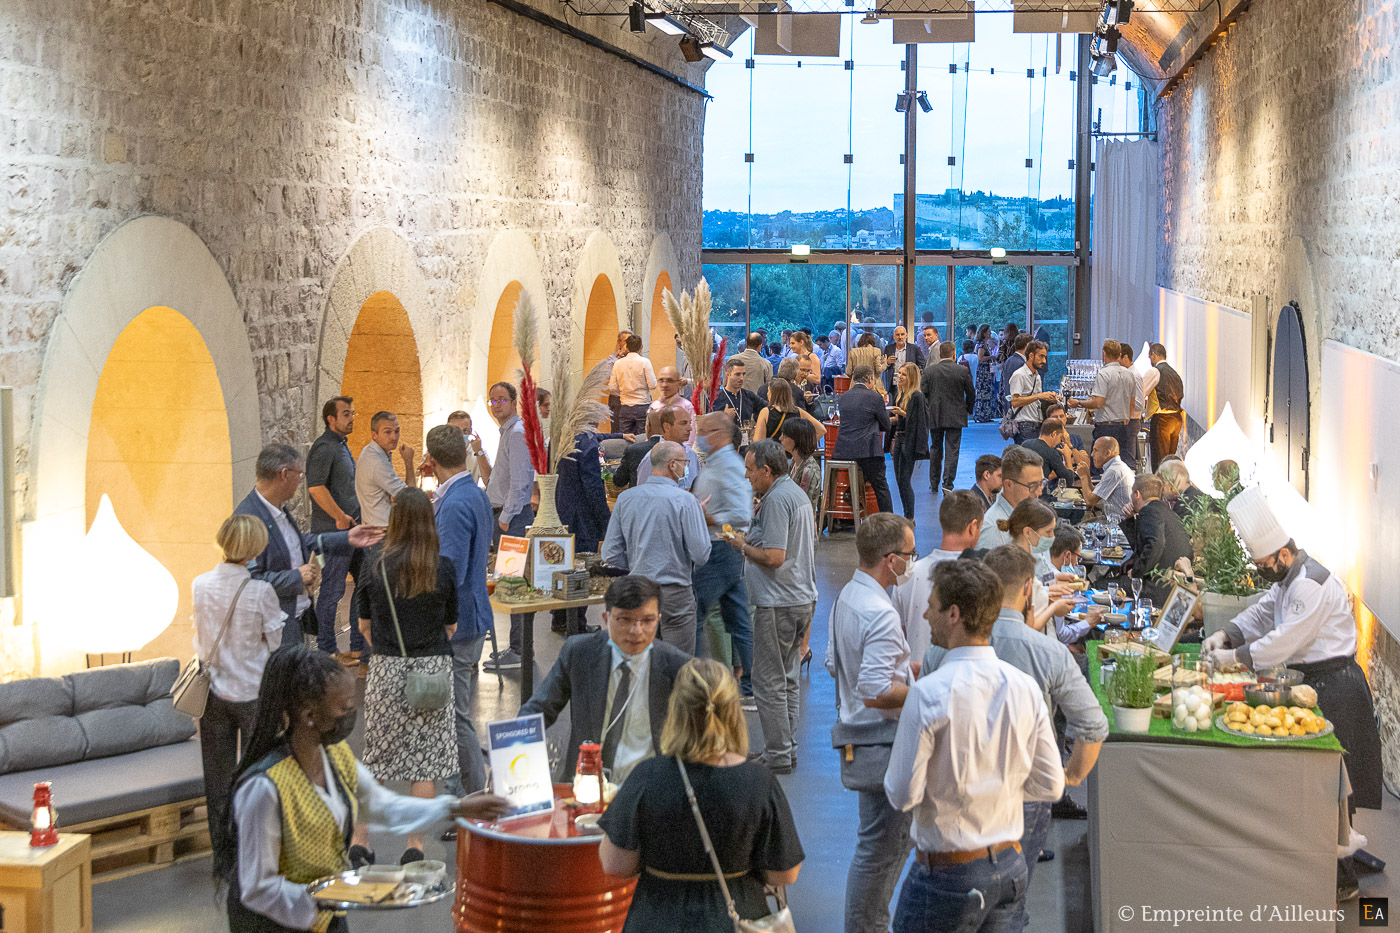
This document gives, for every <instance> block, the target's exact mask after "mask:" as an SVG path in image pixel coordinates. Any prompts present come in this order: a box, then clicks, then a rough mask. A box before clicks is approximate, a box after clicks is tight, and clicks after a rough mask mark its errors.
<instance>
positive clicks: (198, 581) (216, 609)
mask: <svg viewBox="0 0 1400 933" xmlns="http://www.w3.org/2000/svg"><path fill="white" fill-rule="evenodd" d="M214 540H215V541H216V542H217V543H218V545H219V549H220V550H221V551H223V553H224V560H223V562H222V563H221V564H219V565H218V566H217V567H215V568H214V569H213V570H211V571H209V572H208V573H204V574H200V575H199V576H197V577H195V578H194V583H193V585H192V589H193V594H194V653H195V657H197V658H199V659H200V662H201V663H202V664H204V665H205V666H206V667H208V669H209V672H210V689H209V701H208V703H206V704H205V707H204V715H203V716H201V717H200V720H199V738H200V747H201V750H202V752H203V756H204V797H205V800H206V801H207V804H208V806H207V809H208V813H209V838H210V840H211V841H212V842H213V843H214V846H215V848H217V847H218V845H219V842H220V837H221V836H222V835H223V834H224V832H225V827H226V826H227V825H228V804H229V796H230V794H231V793H232V789H233V769H234V768H236V767H237V766H238V759H239V754H240V753H241V752H244V751H246V750H247V749H248V740H249V739H250V738H252V735H253V719H254V718H255V717H256V715H257V709H258V684H259V683H260V682H261V681H262V673H263V666H264V665H266V664H267V656H268V655H269V654H271V653H272V645H273V644H280V643H281V641H282V621H283V619H284V618H285V617H286V613H284V612H283V611H282V608H281V607H280V606H279V605H278V604H277V593H276V591H275V590H273V588H272V584H270V583H268V582H266V581H265V580H254V579H252V577H250V576H249V574H248V567H247V564H248V562H249V561H251V560H252V559H253V558H255V557H257V556H258V555H259V554H261V553H262V552H263V549H264V548H266V547H267V526H265V525H264V524H263V523H262V522H260V521H258V520H257V519H256V518H254V517H253V516H251V515H231V516H229V517H228V518H227V519H225V520H224V523H223V524H222V525H221V526H219V533H218V534H217V535H215V537H214ZM230 607H233V613H232V615H230V613H229V609H230ZM225 621H227V623H228V628H227V630H224V623H225ZM221 630H224V631H223V637H222V638H220V637H219V633H220V631H221ZM216 646H217V647H216Z"/></svg>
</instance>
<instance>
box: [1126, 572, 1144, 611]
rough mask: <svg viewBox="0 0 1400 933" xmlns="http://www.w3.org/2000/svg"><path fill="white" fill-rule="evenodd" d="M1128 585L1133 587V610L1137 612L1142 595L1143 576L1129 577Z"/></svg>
mask: <svg viewBox="0 0 1400 933" xmlns="http://www.w3.org/2000/svg"><path fill="white" fill-rule="evenodd" d="M1128 585H1129V586H1131V587H1132V588H1133V611H1134V612H1136V611H1137V609H1138V606H1139V600H1140V598H1141V596H1142V577H1139V576H1136V575H1135V576H1132V577H1129V578H1128Z"/></svg>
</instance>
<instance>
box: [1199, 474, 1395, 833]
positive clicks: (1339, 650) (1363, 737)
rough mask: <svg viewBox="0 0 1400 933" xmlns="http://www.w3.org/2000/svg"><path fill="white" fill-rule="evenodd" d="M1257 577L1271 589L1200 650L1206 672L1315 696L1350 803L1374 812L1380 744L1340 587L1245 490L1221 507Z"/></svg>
mask: <svg viewBox="0 0 1400 933" xmlns="http://www.w3.org/2000/svg"><path fill="white" fill-rule="evenodd" d="M1226 508H1227V510H1228V511H1229V513H1230V521H1231V522H1233V523H1234V526H1235V528H1236V530H1238V531H1239V533H1240V537H1241V538H1242V539H1244V543H1245V546H1246V547H1248V548H1249V554H1250V557H1251V558H1253V560H1254V565H1255V566H1256V567H1257V568H1259V575H1260V576H1261V577H1263V578H1264V579H1265V580H1267V581H1268V582H1270V583H1271V584H1273V585H1272V586H1270V587H1269V591H1268V592H1267V593H1265V594H1264V597H1263V598H1262V599H1260V600H1259V601H1258V602H1257V603H1255V604H1254V605H1252V606H1250V607H1249V608H1247V609H1245V611H1244V612H1241V613H1240V614H1239V615H1237V616H1235V618H1234V619H1232V620H1231V621H1230V622H1229V623H1228V624H1227V625H1226V626H1225V628H1224V629H1223V630H1222V631H1219V632H1216V633H1215V634H1213V635H1211V636H1210V637H1209V638H1207V639H1206V640H1205V642H1204V643H1203V644H1202V645H1201V657H1203V658H1205V659H1206V661H1207V663H1208V664H1209V665H1210V666H1211V667H1213V668H1221V667H1229V666H1231V665H1233V664H1235V663H1236V662H1239V663H1241V664H1244V665H1245V666H1246V667H1249V668H1250V669H1251V670H1255V671H1260V670H1264V669H1265V668H1269V667H1276V666H1284V667H1288V668H1291V669H1293V670H1295V671H1299V672H1301V673H1302V675H1303V682H1304V683H1305V684H1308V685H1310V686H1311V687H1312V688H1313V689H1315V690H1316V691H1317V704H1318V706H1319V707H1320V708H1321V709H1322V714H1323V715H1324V716H1326V717H1327V719H1328V721H1330V722H1331V723H1332V725H1333V727H1334V728H1335V730H1336V736H1337V741H1339V742H1341V744H1342V747H1343V748H1344V749H1345V750H1346V753H1347V772H1348V774H1349V775H1350V777H1351V785H1352V791H1353V793H1354V795H1355V796H1354V803H1355V805H1356V806H1358V807H1368V808H1370V809H1380V805H1381V739H1380V732H1379V730H1378V729H1377V728H1376V714H1375V710H1374V707H1373V706H1372V702H1371V688H1370V686H1369V685H1368V684H1367V683H1366V675H1365V674H1363V673H1362V671H1361V667H1360V666H1359V665H1358V664H1357V663H1356V619H1355V617H1354V616H1353V615H1352V607H1351V594H1350V592H1349V591H1348V590H1347V588H1346V585H1345V584H1344V583H1342V581H1341V580H1340V579H1338V578H1337V577H1336V576H1334V575H1333V574H1332V573H1331V572H1330V571H1329V570H1328V569H1327V568H1326V567H1324V566H1322V565H1321V564H1319V563H1318V562H1317V561H1316V560H1314V559H1313V558H1311V557H1309V556H1308V554H1307V552H1306V551H1301V550H1299V549H1298V545H1296V544H1294V543H1293V539H1292V538H1291V537H1289V535H1288V532H1286V531H1284V529H1283V526H1282V525H1280V524H1279V521H1278V518H1277V516H1275V514H1274V512H1273V510H1272V509H1271V508H1270V507H1269V503H1268V500H1267V499H1266V498H1265V496H1264V491H1263V490H1262V489H1261V488H1260V487H1258V486H1251V487H1249V488H1248V489H1245V490H1244V491H1243V492H1241V493H1239V495H1237V496H1235V498H1234V499H1232V500H1231V501H1230V504H1229V505H1228V506H1227V507H1226Z"/></svg>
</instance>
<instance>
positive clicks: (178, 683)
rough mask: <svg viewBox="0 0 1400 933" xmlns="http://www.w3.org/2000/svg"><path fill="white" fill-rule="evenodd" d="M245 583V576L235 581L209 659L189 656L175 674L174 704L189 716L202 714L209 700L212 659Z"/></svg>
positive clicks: (171, 691)
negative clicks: (243, 578)
mask: <svg viewBox="0 0 1400 933" xmlns="http://www.w3.org/2000/svg"><path fill="white" fill-rule="evenodd" d="M250 579H251V578H250ZM248 583H249V581H248V580H244V581H243V582H242V583H240V584H239V585H238V592H236V593H234V594H233V602H231V603H229V606H228V612H227V613H226V614H225V615H224V624H223V625H221V626H219V635H218V637H217V638H215V639H214V646H213V647H212V648H210V649H209V659H208V660H207V661H203V662H201V661H200V660H199V658H190V663H188V664H186V665H185V669H184V670H183V671H181V672H180V676H179V677H178V678H176V680H175V685H174V686H173V687H171V688H170V696H171V699H173V700H174V701H175V703H174V705H175V708H176V709H177V710H179V711H180V712H182V713H184V714H185V715H186V716H189V717H190V718H191V719H198V718H199V717H201V716H203V715H204V707H205V706H207V705H208V704H209V690H210V688H211V687H212V685H213V680H214V674H213V669H214V662H215V661H217V660H218V658H219V648H220V647H221V646H222V645H223V643H224V635H225V634H226V633H227V632H228V626H229V623H230V622H232V621H233V610H234V609H236V608H237V607H238V597H240V596H242V595H243V588H244V587H245V586H247V585H248Z"/></svg>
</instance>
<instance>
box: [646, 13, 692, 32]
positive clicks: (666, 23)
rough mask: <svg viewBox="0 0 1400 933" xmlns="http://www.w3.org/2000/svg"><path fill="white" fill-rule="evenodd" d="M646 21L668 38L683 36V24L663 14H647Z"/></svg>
mask: <svg viewBox="0 0 1400 933" xmlns="http://www.w3.org/2000/svg"><path fill="white" fill-rule="evenodd" d="M646 20H647V22H648V23H651V25H653V26H655V27H656V28H657V29H660V30H661V31H662V32H664V33H665V34H666V35H668V36H683V35H685V24H684V23H681V22H678V21H677V20H674V19H672V18H671V17H670V16H668V15H667V14H665V13H647V14H646Z"/></svg>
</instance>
